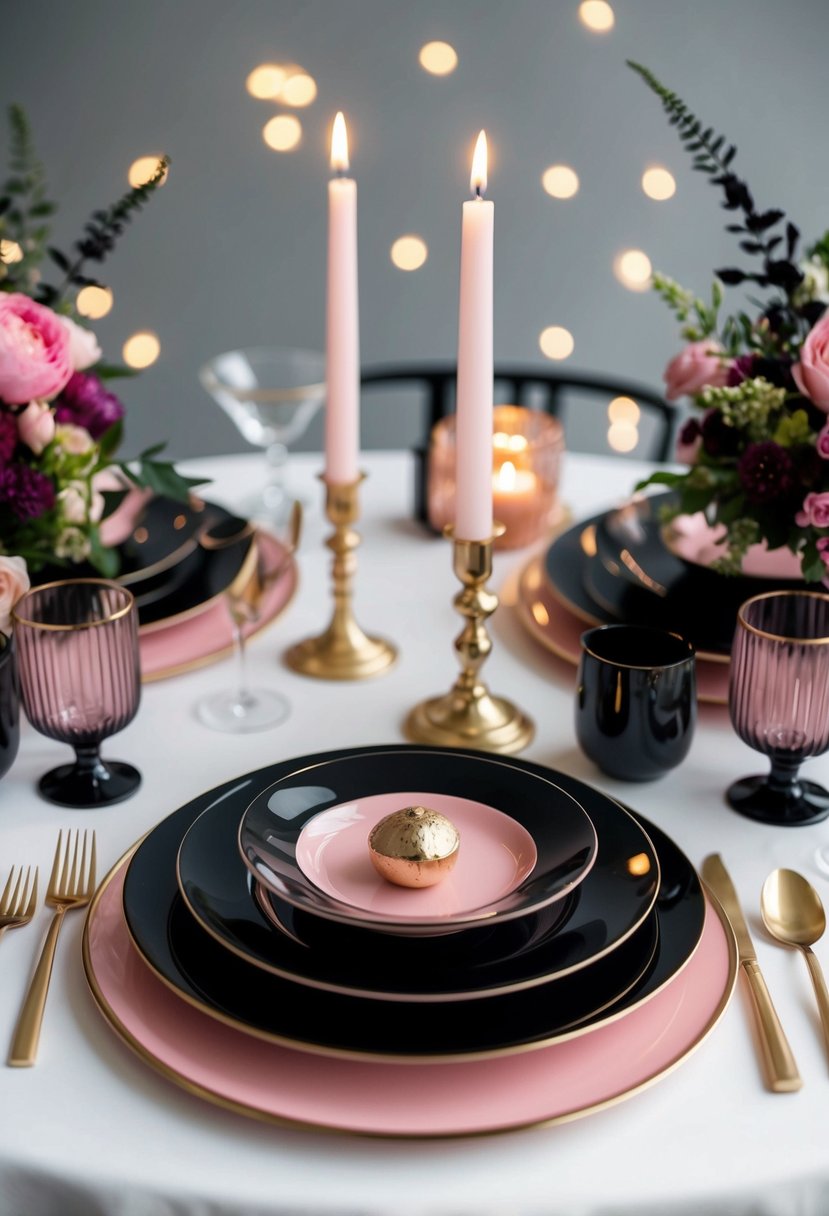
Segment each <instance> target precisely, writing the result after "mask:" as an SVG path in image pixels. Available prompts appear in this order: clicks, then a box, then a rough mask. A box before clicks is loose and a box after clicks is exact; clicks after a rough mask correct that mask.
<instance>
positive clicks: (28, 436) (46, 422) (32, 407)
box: [17, 401, 55, 456]
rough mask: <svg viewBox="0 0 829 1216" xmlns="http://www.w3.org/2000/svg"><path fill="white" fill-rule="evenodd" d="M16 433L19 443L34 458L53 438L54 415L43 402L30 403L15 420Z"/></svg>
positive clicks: (49, 407) (50, 408)
mask: <svg viewBox="0 0 829 1216" xmlns="http://www.w3.org/2000/svg"><path fill="white" fill-rule="evenodd" d="M17 433H18V435H19V437H20V441H21V443H25V444H26V447H27V448H31V450H32V451H33V452H34V454H35V456H39V455H40V453H41V452H42V451H43V449H44V448H45V447H46V446H47V444H50V443H51V442H52V440H53V439H54V437H55V415H54V414H53V412H52V407H51V406H49V405H46V404H45V403H44V402H43V401H30V402H29V404H28V405H27V406H26V408H25V410H24V411H23V413H22V414H19V415H18V418H17Z"/></svg>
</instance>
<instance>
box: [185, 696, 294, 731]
mask: <svg viewBox="0 0 829 1216" xmlns="http://www.w3.org/2000/svg"><path fill="white" fill-rule="evenodd" d="M290 712H291V707H290V705H289V704H288V702H287V701H286V700H285V698H284V697H283V696H280V694H279V693H278V692H271V690H270V689H268V688H252V689H249V690H248V691H247V693H245V695H244V696H240V695H239V694H238V693H230V692H216V693H211V695H210V696H209V697H204V698H203V700H201V701H199V702H198V703H197V704H196V717H197V718H198V719H199V721H200V722H202V723H203V724H204V725H205V726H209V727H210V728H211V730H223V731H227V732H229V733H230V734H235V735H242V734H247V733H248V732H252V731H257V730H269V729H270V728H271V727H272V726H279V724H280V722H284V721H285V719H286V718H287V717H288V715H289V714H290Z"/></svg>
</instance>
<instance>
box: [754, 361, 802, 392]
mask: <svg viewBox="0 0 829 1216" xmlns="http://www.w3.org/2000/svg"><path fill="white" fill-rule="evenodd" d="M753 375H755V376H762V377H763V379H764V380H768V382H769V384H773V385H774V386H775V388H784V389H786V391H787V392H789V393H796V392H797V386H796V384H795V382H794V380H793V379H792V361H791V359H764V358H762V356H760V355H758V356H757V357H756V358H755V360H754V372H753Z"/></svg>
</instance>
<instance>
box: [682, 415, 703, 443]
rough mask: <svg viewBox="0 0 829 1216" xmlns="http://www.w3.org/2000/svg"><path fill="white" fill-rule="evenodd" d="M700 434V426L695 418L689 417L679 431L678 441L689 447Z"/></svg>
mask: <svg viewBox="0 0 829 1216" xmlns="http://www.w3.org/2000/svg"><path fill="white" fill-rule="evenodd" d="M701 434H702V428H701V427H700V424H699V421H698V420H697V419H696V418H689V419H688V421H687V422H686V423H685V424H684V426H683V427H682V430H681V431H680V432H679V442H680V443H681V444H683V445H685V446H687V447H690V446H691V444H692V443H694V442H695V441H696V440H697V439H699V437H700V435H701Z"/></svg>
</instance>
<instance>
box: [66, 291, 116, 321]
mask: <svg viewBox="0 0 829 1216" xmlns="http://www.w3.org/2000/svg"><path fill="white" fill-rule="evenodd" d="M112 303H113V299H112V292H111V291H110V289H109V288H108V287H82V288H81V290H80V291H79V292H78V295H77V298H76V300H75V307H76V308H77V310H78V312H79V313H80V315H81V316H82V317H89V319H90V320H91V321H97V320H98V319H99V318H100V317H105V316H106V315H107V313H108V312H109V311H110V309H111V308H112Z"/></svg>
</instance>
